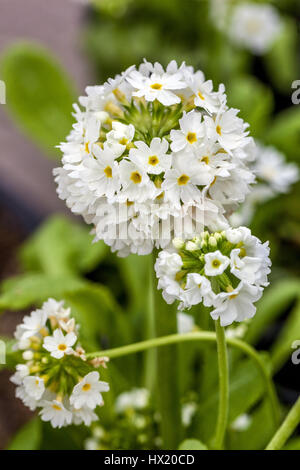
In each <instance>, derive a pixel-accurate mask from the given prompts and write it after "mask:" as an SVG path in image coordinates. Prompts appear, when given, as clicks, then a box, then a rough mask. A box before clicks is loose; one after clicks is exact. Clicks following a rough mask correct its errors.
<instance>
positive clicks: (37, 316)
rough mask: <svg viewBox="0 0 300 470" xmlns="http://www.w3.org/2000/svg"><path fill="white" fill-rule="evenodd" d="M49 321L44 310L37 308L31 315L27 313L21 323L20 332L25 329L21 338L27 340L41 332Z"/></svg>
mask: <svg viewBox="0 0 300 470" xmlns="http://www.w3.org/2000/svg"><path fill="white" fill-rule="evenodd" d="M46 321H47V314H46V313H45V312H44V311H43V310H35V311H33V312H32V313H31V314H30V315H26V316H25V317H24V319H23V323H22V324H21V325H20V330H18V331H19V332H20V331H22V330H23V334H22V335H21V339H23V340H25V339H28V338H30V337H31V336H34V335H36V334H38V333H39V331H40V330H41V329H42V328H44V326H45V325H46Z"/></svg>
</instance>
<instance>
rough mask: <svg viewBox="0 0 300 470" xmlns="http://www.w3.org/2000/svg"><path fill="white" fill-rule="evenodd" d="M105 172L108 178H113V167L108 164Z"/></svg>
mask: <svg viewBox="0 0 300 470" xmlns="http://www.w3.org/2000/svg"><path fill="white" fill-rule="evenodd" d="M104 173H105V175H106V177H107V178H112V169H111V167H110V166H107V167H106V168H105V169H104Z"/></svg>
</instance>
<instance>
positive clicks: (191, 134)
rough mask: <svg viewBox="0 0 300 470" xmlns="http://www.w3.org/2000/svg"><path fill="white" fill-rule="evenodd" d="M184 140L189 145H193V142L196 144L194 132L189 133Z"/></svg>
mask: <svg viewBox="0 0 300 470" xmlns="http://www.w3.org/2000/svg"><path fill="white" fill-rule="evenodd" d="M186 140H187V141H188V142H189V143H190V144H193V143H194V142H197V136H196V134H195V132H189V133H188V134H187V136H186Z"/></svg>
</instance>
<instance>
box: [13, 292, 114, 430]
mask: <svg viewBox="0 0 300 470" xmlns="http://www.w3.org/2000/svg"><path fill="white" fill-rule="evenodd" d="M70 314H71V312H70V309H65V308H64V302H63V301H61V302H57V301H56V300H54V299H49V300H48V301H47V302H45V303H44V304H43V306H42V308H41V309H39V310H35V311H33V312H32V313H31V314H30V315H29V316H25V317H24V319H23V323H21V324H20V325H18V326H17V329H16V332H15V337H16V340H17V342H16V348H15V349H16V350H17V351H20V353H21V351H22V354H21V356H20V358H22V362H20V364H18V365H17V366H16V370H17V371H16V373H15V374H14V375H13V376H12V377H11V381H12V382H13V383H14V384H15V385H17V388H16V396H17V397H18V398H20V399H21V400H22V401H23V403H24V404H25V405H26V406H28V407H29V408H30V409H31V410H32V411H33V410H35V409H37V408H40V416H41V419H42V420H43V421H50V423H51V424H52V426H53V427H54V428H56V427H59V428H61V427H62V426H67V425H70V424H76V425H77V424H81V423H84V424H85V425H86V426H89V425H90V424H91V422H92V421H95V420H97V419H98V416H97V414H96V413H95V412H94V409H95V408H96V406H98V405H103V398H102V395H101V392H107V391H108V390H109V386H108V384H107V383H106V382H102V381H100V380H99V373H98V372H97V371H96V370H94V366H93V363H89V362H88V361H87V360H86V357H85V351H84V350H83V349H82V347H81V346H80V345H79V344H78V327H77V325H76V323H75V321H74V318H71V316H70ZM98 364H99V361H98ZM98 364H97V365H98Z"/></svg>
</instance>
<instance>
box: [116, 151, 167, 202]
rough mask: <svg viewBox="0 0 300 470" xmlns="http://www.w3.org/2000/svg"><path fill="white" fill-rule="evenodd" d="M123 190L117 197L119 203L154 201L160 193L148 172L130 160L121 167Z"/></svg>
mask: <svg viewBox="0 0 300 470" xmlns="http://www.w3.org/2000/svg"><path fill="white" fill-rule="evenodd" d="M119 171H120V181H121V184H122V190H121V192H120V193H119V195H118V196H117V200H118V201H119V202H127V201H138V202H144V201H146V200H147V199H151V200H153V199H154V198H155V197H156V195H158V194H159V191H158V190H157V188H156V187H155V185H154V183H153V182H152V181H151V180H150V179H149V176H148V175H147V173H146V171H145V170H144V169H142V168H141V167H140V166H137V165H136V164H135V163H133V162H129V161H128V160H122V161H121V163H120V165H119Z"/></svg>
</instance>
